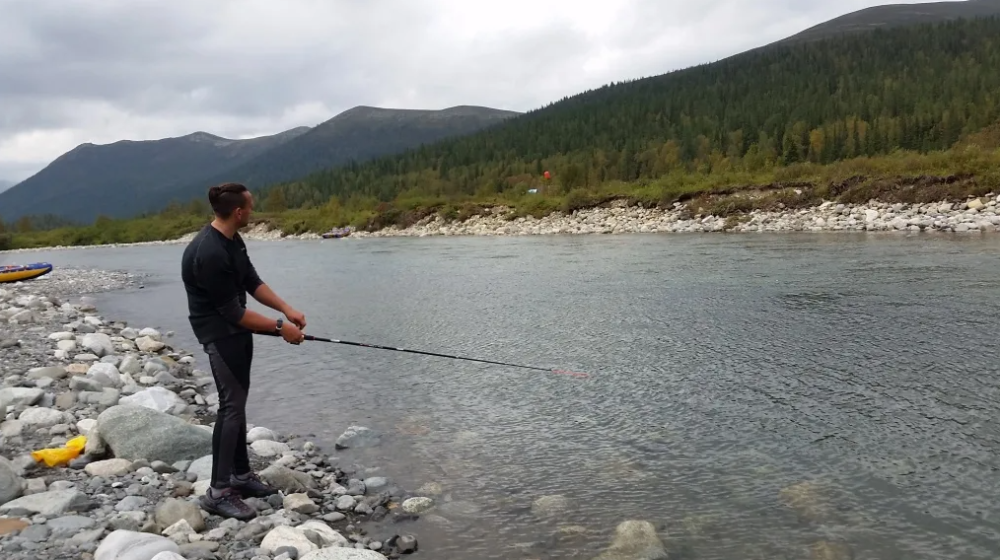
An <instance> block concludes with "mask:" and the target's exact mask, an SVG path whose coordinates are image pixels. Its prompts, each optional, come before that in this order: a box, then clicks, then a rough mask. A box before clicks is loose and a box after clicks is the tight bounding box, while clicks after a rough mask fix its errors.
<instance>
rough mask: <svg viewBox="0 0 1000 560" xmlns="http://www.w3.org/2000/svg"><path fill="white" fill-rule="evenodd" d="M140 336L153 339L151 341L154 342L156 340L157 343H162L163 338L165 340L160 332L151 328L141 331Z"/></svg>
mask: <svg viewBox="0 0 1000 560" xmlns="http://www.w3.org/2000/svg"><path fill="white" fill-rule="evenodd" d="M139 336H141V337H146V338H151V339H153V340H155V341H157V342H160V341H161V340H162V338H163V337H162V335H161V334H160V331H158V330H156V329H152V328H149V327H146V328H144V329H142V330H141V331H139Z"/></svg>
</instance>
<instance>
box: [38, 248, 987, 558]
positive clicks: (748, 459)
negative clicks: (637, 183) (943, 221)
mask: <svg viewBox="0 0 1000 560" xmlns="http://www.w3.org/2000/svg"><path fill="white" fill-rule="evenodd" d="M181 250H182V248H181V247H152V248H150V247H144V248H141V249H138V248H137V249H127V250H120V251H117V252H112V251H106V250H90V251H80V252H54V253H49V254H45V255H39V257H40V258H44V259H45V260H51V261H53V262H55V263H56V264H57V265H59V264H77V265H79V264H83V265H86V264H93V265H95V266H100V267H108V268H129V269H131V270H136V269H138V271H140V272H144V271H145V272H150V273H151V274H153V275H154V276H153V278H151V280H150V282H149V283H148V284H147V286H148V287H147V289H146V290H143V291H141V292H139V291H137V292H134V293H130V294H126V295H124V296H116V297H114V298H102V301H101V304H102V311H104V312H105V313H106V314H107V315H109V316H115V317H124V318H126V319H129V320H132V321H139V322H141V323H143V325H145V324H146V323H154V324H155V325H156V326H160V327H162V328H166V329H173V330H176V331H177V333H178V334H177V339H178V341H180V343H181V345H182V346H185V347H187V348H190V349H196V346H195V344H194V343H193V341H192V340H191V338H190V336H189V334H188V331H189V329H188V327H187V325H186V322H185V316H184V313H185V311H184V308H183V292H182V290H181V288H180V286H179V284H178V282H179V278H178V276H179V273H178V266H179V265H178V262H179V255H180V251H181ZM251 251H252V255H253V258H254V259H255V262H256V265H257V268H258V270H259V271H260V272H261V274H262V276H263V277H264V278H265V280H267V281H268V282H270V283H271V284H272V285H273V286H274V287H275V288H276V289H277V291H278V292H279V293H280V294H282V295H283V296H284V297H285V298H286V299H287V300H289V301H290V302H292V303H293V304H294V305H298V306H300V308H301V309H302V310H303V311H304V312H305V313H306V314H307V317H308V320H309V327H308V329H307V332H311V333H314V334H319V335H328V336H334V337H341V338H345V339H348V340H357V341H363V342H373V343H377V344H388V345H397V346H403V347H407V348H414V349H421V350H430V351H437V352H445V353H454V354H459V355H467V356H473V357H483V358H487V359H495V360H502V361H512V362H517V363H526V364H530V365H540V366H546V367H549V366H551V367H560V368H566V369H572V370H580V371H586V372H589V373H591V377H590V378H589V379H585V380H580V379H575V378H570V377H566V376H557V375H551V374H547V373H544V372H534V371H527V370H518V369H512V368H503V367H497V366H490V365H483V364H476V363H470V362H459V361H450V360H442V359H437V358H426V357H420V356H412V355H406V354H400V353H394V352H384V351H378V350H371V349H359V348H352V347H345V346H336V345H320V344H306V345H304V346H302V347H298V348H296V347H290V346H288V345H284V344H281V342H280V341H277V340H260V341H259V342H258V344H257V351H256V352H257V353H256V358H255V359H256V362H255V370H254V376H255V377H254V381H253V383H254V385H253V389H252V394H251V412H250V416H251V418H252V421H253V422H255V423H258V424H262V425H267V426H270V427H273V428H275V429H279V430H283V431H292V432H296V433H311V434H315V436H316V438H317V439H318V441H319V442H320V443H323V444H326V445H327V446H328V449H329V450H331V452H332V449H333V447H332V442H333V440H334V439H335V438H336V437H337V435H339V433H340V432H341V431H343V429H344V428H345V427H346V426H348V425H350V424H362V425H366V426H370V427H372V428H374V429H377V430H379V431H380V432H382V433H383V434H385V438H384V440H383V443H382V444H381V445H380V446H378V447H376V448H372V449H366V450H357V451H350V452H337V453H335V454H336V455H338V456H339V457H340V459H341V461H342V462H343V463H355V464H358V465H360V466H361V467H362V468H371V469H377V471H376V470H373V471H371V472H379V473H380V474H384V475H387V476H390V477H392V478H393V479H394V480H395V481H396V482H398V483H399V484H401V485H402V486H403V487H405V488H409V489H417V488H420V489H421V491H422V492H423V493H425V494H427V495H430V496H432V497H433V498H434V499H435V500H436V502H437V506H436V507H435V509H434V510H432V511H431V512H429V513H428V514H426V515H424V516H422V517H421V518H420V519H419V520H418V521H416V522H415V523H414V525H413V526H412V527H407V529H408V530H412V532H414V533H415V534H417V535H418V536H419V537H420V539H421V550H422V554H423V555H425V556H427V557H433V558H441V559H443V558H593V557H595V556H597V554H599V553H600V551H601V550H602V549H603V548H605V547H606V546H607V545H608V543H609V542H610V539H611V537H612V535H613V532H614V528H615V526H616V525H617V524H618V523H619V522H621V521H623V520H625V519H646V520H649V521H651V522H653V523H654V524H655V525H656V527H657V528H658V529H659V533H660V536H661V538H662V539H663V541H664V542H665V543H666V545H667V550H668V551H669V553H670V557H671V558H673V559H688V558H690V559H695V558H697V559H699V560H701V559H719V560H723V559H725V560H730V559H731V560H746V559H756V558H759V559H765V558H766V559H769V560H773V559H784V558H795V559H803V558H806V559H822V560H841V559H846V558H854V559H880V560H894V559H900V560H902V559H907V560H910V559H954V558H993V557H997V556H1000V534H998V531H997V527H998V520H1000V507H998V505H997V504H998V503H1000V499H998V498H1000V476H998V473H997V466H998V464H1000V463H998V461H997V452H998V448H1000V425H998V420H997V417H998V415H997V414H996V410H997V404H998V394H1000V381H998V376H997V374H998V368H1000V366H998V364H1000V361H998V357H1000V356H998V350H997V345H996V328H995V327H996V324H997V323H996V321H997V317H998V316H1000V315H998V311H1000V300H998V299H997V297H996V295H997V293H998V292H997V288H998V287H1000V276H998V275H997V274H996V272H997V267H996V266H995V264H994V263H995V262H996V257H997V254H998V252H1000V251H998V244H997V242H996V241H995V239H994V238H993V237H989V236H969V237H958V236H955V237H946V236H938V237H934V236H908V237H902V236H865V235H851V234H844V235H823V234H811V235H803V236H798V235H774V236H771V235H760V236H756V235H743V236H694V235H692V236H685V235H674V236H614V237H588V238H566V237H562V238H561V237H552V238H516V239H504V238H485V239H455V238H451V239H381V240H375V239H371V240H342V241H338V242H326V243H320V242H295V243H281V244H276V243H252V244H251ZM197 355H198V357H199V359H200V360H201V363H203V364H204V363H206V362H205V360H204V356H203V355H202V354H201V353H200V352H199V353H198V354H197ZM543 496H550V497H555V496H558V497H560V498H552V499H553V500H557V501H558V500H565V501H558V503H560V504H566V505H567V508H566V509H565V511H562V512H560V513H557V514H555V515H539V513H538V508H537V507H535V508H533V504H535V503H536V501H537V500H538V499H539V498H540V497H543ZM553 503H554V502H553Z"/></svg>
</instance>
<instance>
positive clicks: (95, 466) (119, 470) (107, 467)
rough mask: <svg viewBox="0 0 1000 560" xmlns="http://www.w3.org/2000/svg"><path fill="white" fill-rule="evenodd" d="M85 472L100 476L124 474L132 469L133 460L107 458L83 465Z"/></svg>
mask: <svg viewBox="0 0 1000 560" xmlns="http://www.w3.org/2000/svg"><path fill="white" fill-rule="evenodd" d="M83 470H84V472H86V473H87V474H89V475H90V476H100V477H104V478H108V477H112V476H122V475H126V474H128V473H129V471H131V470H132V461H129V460H128V459H105V460H103V461H94V462H92V463H87V466H85V467H83Z"/></svg>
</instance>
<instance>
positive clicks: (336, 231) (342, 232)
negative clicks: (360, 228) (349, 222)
mask: <svg viewBox="0 0 1000 560" xmlns="http://www.w3.org/2000/svg"><path fill="white" fill-rule="evenodd" d="M348 235H351V227H350V226H348V227H344V228H333V229H331V230H330V231H328V232H326V233H324V234H323V235H322V236H321V237H323V239H340V238H341V237H347V236H348Z"/></svg>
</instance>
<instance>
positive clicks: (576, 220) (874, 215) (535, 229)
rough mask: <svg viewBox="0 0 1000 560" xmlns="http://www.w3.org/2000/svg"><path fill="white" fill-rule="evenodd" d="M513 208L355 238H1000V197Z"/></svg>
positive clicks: (426, 221) (433, 218) (428, 220)
mask: <svg viewBox="0 0 1000 560" xmlns="http://www.w3.org/2000/svg"><path fill="white" fill-rule="evenodd" d="M509 210H510V209H509V208H502V207H501V208H495V209H493V210H491V211H490V212H488V213H485V214H482V215H476V216H473V217H472V218H470V219H468V220H465V221H463V222H457V221H452V222H447V221H445V220H443V219H441V218H440V217H439V216H437V215H433V216H429V217H427V218H424V219H423V220H421V221H419V222H417V223H416V224H414V225H413V226H410V227H407V228H398V227H395V226H392V227H389V228H385V229H382V230H379V231H375V232H357V233H353V234H351V237H396V236H403V237H425V236H436V235H511V236H513V235H553V234H563V235H584V234H622V233H700V232H723V231H726V232H736V233H752V232H792V231H812V232H824V231H882V232H889V231H902V232H920V231H927V232H957V233H963V232H996V231H1000V196H996V197H995V196H994V195H990V196H989V197H982V198H974V199H971V200H969V201H968V202H964V203H950V202H939V203H931V204H902V203H898V204H890V203H878V202H872V203H869V204H838V203H832V202H824V203H822V204H820V205H818V206H814V207H811V208H804V209H800V210H783V211H779V212H765V211H760V210H754V211H752V212H749V213H747V214H732V215H728V216H715V215H698V214H695V215H693V216H692V210H691V209H689V208H687V207H686V206H685V205H683V204H680V203H677V204H675V205H674V207H673V208H672V209H661V208H643V207H641V206H626V205H625V203H624V202H617V203H613V204H611V205H609V207H606V208H589V209H585V210H578V211H575V212H573V213H571V214H565V213H561V212H557V213H554V214H550V215H548V216H545V217H544V218H532V217H524V218H516V219H514V220H508V219H507V218H506V217H505V216H504V215H505V214H506V213H507V212H509Z"/></svg>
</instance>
